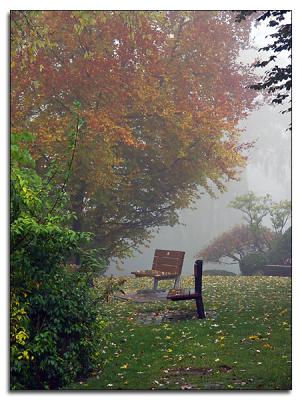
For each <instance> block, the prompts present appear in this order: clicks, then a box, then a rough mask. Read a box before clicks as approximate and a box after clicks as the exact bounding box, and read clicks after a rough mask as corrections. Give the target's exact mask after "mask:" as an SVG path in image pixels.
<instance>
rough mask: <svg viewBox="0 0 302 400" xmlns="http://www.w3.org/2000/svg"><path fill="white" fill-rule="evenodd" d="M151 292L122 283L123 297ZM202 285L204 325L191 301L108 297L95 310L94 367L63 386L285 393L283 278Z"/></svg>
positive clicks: (286, 298) (287, 325)
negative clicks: (97, 329) (96, 359)
mask: <svg viewBox="0 0 302 400" xmlns="http://www.w3.org/2000/svg"><path fill="white" fill-rule="evenodd" d="M106 279H107V278H102V279H101V280H99V281H98V282H97V285H98V286H99V287H100V288H101V287H102V285H103V284H104V280H106ZM193 286H194V282H193V278H191V277H187V278H186V277H185V278H182V287H193ZM151 287H152V280H151V279H149V278H139V279H135V278H130V277H129V278H127V280H126V283H125V285H124V291H125V293H133V292H135V291H136V290H138V289H142V288H151ZM159 287H160V288H169V287H171V282H169V281H165V282H160V285H159ZM203 287H204V305H205V309H206V312H207V318H206V319H204V320H199V319H197V318H196V316H195V310H196V308H195V303H194V301H180V302H169V301H152V302H149V303H136V302H133V301H126V300H120V299H118V298H113V299H112V300H111V301H109V302H108V303H106V304H105V305H104V306H102V307H101V310H100V312H101V318H102V321H101V323H100V329H102V330H103V337H104V340H103V342H102V343H100V347H99V352H98V354H96V356H97V357H99V359H100V364H99V365H100V368H99V370H97V371H95V372H94V374H93V376H92V377H91V378H90V379H89V380H88V381H80V382H78V383H77V384H75V385H73V386H72V387H70V388H72V389H93V390H99V389H101V390H118V389H122V390H127V389H132V390H133V389H141V390H216V389H217V390H246V389H258V390H274V389H277V390H289V389H290V388H291V279H290V278H283V277H267V276H266V277H264V276H254V277H244V276H236V277H233V276H205V277H204V282H203ZM165 316H168V318H165ZM169 316H170V318H169ZM171 316H172V317H171ZM173 316H179V318H173Z"/></svg>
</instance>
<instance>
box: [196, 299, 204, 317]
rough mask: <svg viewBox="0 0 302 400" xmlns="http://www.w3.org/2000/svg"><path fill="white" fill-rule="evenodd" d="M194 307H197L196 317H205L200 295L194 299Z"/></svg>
mask: <svg viewBox="0 0 302 400" xmlns="http://www.w3.org/2000/svg"><path fill="white" fill-rule="evenodd" d="M196 307H197V314H198V318H205V317H206V316H205V312H204V307H203V302H202V298H201V297H198V298H197V299H196Z"/></svg>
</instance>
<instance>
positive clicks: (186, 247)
mask: <svg viewBox="0 0 302 400" xmlns="http://www.w3.org/2000/svg"><path fill="white" fill-rule="evenodd" d="M271 33H272V28H267V27H266V26H265V25H264V24H260V25H258V26H257V27H255V28H254V29H253V31H252V34H251V37H252V40H253V45H254V48H251V49H249V50H246V51H244V52H242V54H241V56H240V61H241V62H244V63H252V62H253V60H254V59H255V58H256V57H259V58H261V53H259V52H257V49H259V48H260V47H262V46H264V45H265V44H267V42H268V39H267V38H266V36H267V35H268V34H271ZM267 56H268V54H267V53H265V54H264V57H265V58H266V57H267ZM287 57H288V55H287V54H285V55H284V54H282V53H281V54H280V55H279V64H283V63H287V62H288V58H287ZM259 70H260V71H259V73H261V74H263V71H264V69H259ZM285 108H286V105H283V106H281V107H280V106H272V105H268V104H265V105H262V106H260V107H259V108H257V109H255V110H254V111H253V112H252V113H251V114H250V115H249V116H248V118H246V119H245V120H243V121H241V122H240V124H239V127H240V128H242V129H244V130H245V132H244V133H243V135H242V141H243V142H250V141H254V140H255V141H256V142H255V145H254V147H253V148H252V149H251V150H250V151H249V158H248V162H247V166H246V168H245V170H244V171H243V172H242V174H241V179H240V181H238V182H230V183H229V184H228V185H227V192H225V193H224V194H219V195H218V198H217V199H214V198H211V197H210V196H209V195H207V194H202V195H201V198H200V199H199V200H197V201H196V203H195V204H194V205H193V206H194V209H193V210H192V209H183V210H180V211H179V216H180V218H179V219H180V224H178V225H175V226H174V227H161V228H160V229H159V231H158V232H154V238H153V240H151V242H150V243H149V244H148V245H147V246H148V247H147V246H141V247H140V248H139V251H137V252H135V253H134V256H133V257H131V258H128V259H126V260H124V262H123V263H122V262H121V261H119V260H114V262H112V263H111V264H110V266H109V268H108V270H107V273H106V275H111V274H113V275H129V274H130V273H131V271H136V270H138V269H151V266H152V261H153V256H154V251H155V249H166V250H181V251H185V253H186V254H185V259H184V264H183V269H182V274H183V275H191V274H192V272H193V264H194V260H195V259H196V254H197V253H198V252H199V251H200V250H201V249H202V248H204V247H206V246H207V245H208V244H209V243H210V241H211V240H213V239H214V238H216V237H217V236H218V235H220V234H222V233H223V232H225V231H227V230H229V229H230V228H231V227H233V226H234V225H236V224H240V223H243V222H244V220H243V214H242V213H241V212H240V211H238V210H234V209H231V208H229V207H228V204H229V202H230V201H231V200H233V199H234V198H235V197H236V196H239V195H242V194H246V193H247V192H248V191H253V192H254V193H255V194H256V195H258V196H262V195H265V194H270V195H271V196H272V199H273V201H280V200H286V199H287V200H290V199H291V133H290V132H289V131H288V130H287V128H288V127H289V124H290V118H291V116H290V115H289V114H281V112H280V111H282V110H284V109H285ZM204 269H205V270H207V269H223V270H227V271H231V272H234V273H237V274H238V273H240V270H239V266H238V265H227V264H217V263H210V262H207V263H205V264H204Z"/></svg>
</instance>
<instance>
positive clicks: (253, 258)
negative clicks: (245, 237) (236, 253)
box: [239, 252, 268, 275]
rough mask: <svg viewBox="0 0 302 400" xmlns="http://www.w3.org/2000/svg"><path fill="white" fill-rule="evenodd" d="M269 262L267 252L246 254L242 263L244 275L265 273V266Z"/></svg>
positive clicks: (241, 269)
mask: <svg viewBox="0 0 302 400" xmlns="http://www.w3.org/2000/svg"><path fill="white" fill-rule="evenodd" d="M267 263H268V257H267V254H266V253H261V252H255V253H249V254H247V255H245V256H244V257H243V258H242V259H241V261H240V263H239V267H240V271H241V273H242V275H258V274H262V273H263V268H264V266H265V265H266V264H267Z"/></svg>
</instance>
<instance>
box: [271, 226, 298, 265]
mask: <svg viewBox="0 0 302 400" xmlns="http://www.w3.org/2000/svg"><path fill="white" fill-rule="evenodd" d="M291 258H292V228H291V227H290V228H288V229H287V230H286V231H285V232H284V234H283V235H282V236H281V237H280V238H279V239H277V240H275V241H274V242H273V243H272V248H271V250H270V251H269V252H268V259H269V264H278V265H283V264H289V263H290V262H291Z"/></svg>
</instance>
